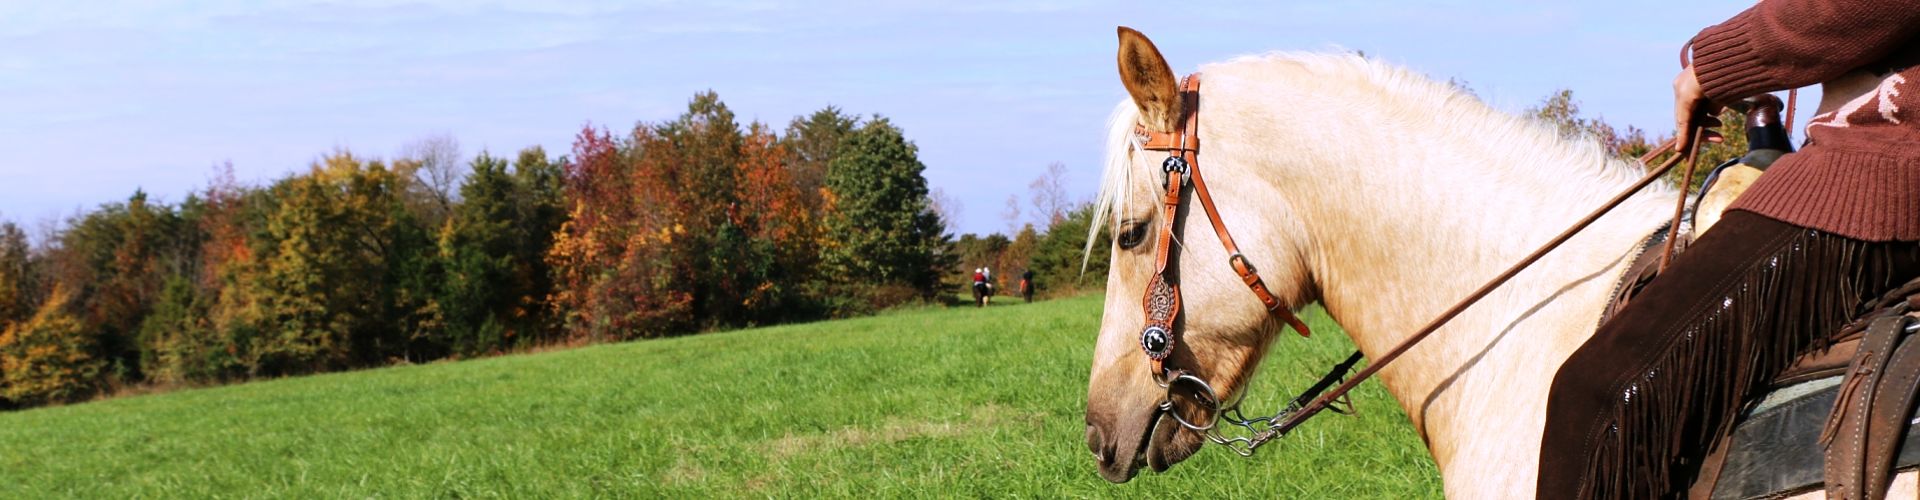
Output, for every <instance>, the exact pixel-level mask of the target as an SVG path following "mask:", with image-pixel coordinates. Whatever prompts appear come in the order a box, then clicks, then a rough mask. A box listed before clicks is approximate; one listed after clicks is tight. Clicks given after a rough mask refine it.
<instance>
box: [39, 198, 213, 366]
mask: <svg viewBox="0 0 1920 500" xmlns="http://www.w3.org/2000/svg"><path fill="white" fill-rule="evenodd" d="M183 226H184V224H182V222H181V220H180V218H179V217H178V214H177V213H176V212H175V211H174V210H173V209H172V208H171V207H167V206H165V205H161V204H157V203H152V202H150V201H149V200H148V197H147V194H146V193H145V192H143V191H136V192H134V194H133V196H131V197H129V198H128V199H127V201H126V202H125V203H109V204H106V205H102V206H101V207H100V208H98V209H96V210H94V211H92V212H89V213H86V214H84V215H81V216H77V217H75V218H73V219H70V220H69V221H68V223H67V226H66V227H65V228H63V229H62V230H61V231H60V232H59V233H57V236H56V237H55V241H54V244H53V245H52V246H51V248H50V250H49V260H50V264H49V265H50V266H51V273H52V276H51V279H52V280H53V281H54V282H55V283H56V286H64V287H65V290H66V291H67V292H68V293H70V294H71V296H70V297H68V298H67V299H68V300H70V304H71V307H72V309H71V311H69V312H71V313H72V314H74V315H75V316H77V317H78V318H79V319H80V321H81V325H82V326H81V328H80V329H79V330H78V331H79V332H81V334H83V335H87V336H88V337H90V340H89V341H87V342H86V345H88V346H90V348H93V349H98V351H97V352H95V353H93V355H94V357H95V358H97V359H98V360H99V361H100V362H102V363H105V366H106V368H107V370H108V373H109V374H110V375H111V376H112V377H113V378H115V379H116V380H115V381H116V383H126V382H136V381H138V380H140V379H142V378H144V375H142V374H141V370H140V357H141V354H140V342H139V336H140V333H139V331H140V325H141V322H142V321H144V320H145V317H146V315H147V314H148V312H149V311H151V309H152V307H153V303H154V302H155V301H156V299H158V298H159V294H160V291H161V286H162V285H163V284H164V283H165V281H166V276H167V275H168V274H169V273H172V272H177V271H178V269H179V268H180V267H181V266H184V265H185V262H186V261H189V260H191V259H192V257H191V256H190V255H189V254H190V253H191V251H192V250H193V249H194V248H195V247H194V245H193V244H192V241H191V236H190V233H189V232H187V231H184V230H183V229H184V228H183Z"/></svg>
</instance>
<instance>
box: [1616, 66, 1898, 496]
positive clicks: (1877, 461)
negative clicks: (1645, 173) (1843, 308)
mask: <svg viewBox="0 0 1920 500" xmlns="http://www.w3.org/2000/svg"><path fill="white" fill-rule="evenodd" d="M1774 105H1776V106H1777V103H1774ZM1762 116H1765V114H1764V113H1763V114H1762ZM1774 120H1775V121H1777V118H1775V119H1774ZM1763 125H1767V126H1771V125H1770V124H1763ZM1753 128H1754V127H1750V133H1749V138H1750V140H1752V139H1754V138H1755V135H1754V134H1753V133H1752V132H1751V129H1753ZM1776 135H1780V136H1782V137H1784V134H1778V133H1777V132H1776ZM1762 139H1763V140H1766V139H1764V137H1762ZM1773 142H1778V141H1773ZM1756 144H1757V143H1756ZM1780 149H1786V148H1784V147H1782V148H1780ZM1777 157H1778V154H1773V155H1770V156H1756V155H1755V154H1751V153H1750V154H1749V155H1748V157H1747V158H1743V159H1740V160H1732V161H1728V162H1727V163H1725V164H1722V165H1720V166H1718V167H1717V168H1715V169H1713V171H1712V172H1711V174H1709V176H1708V178H1707V181H1706V183H1705V186H1704V187H1703V188H1702V190H1701V191H1700V193H1699V195H1698V197H1696V198H1694V199H1693V200H1692V201H1693V203H1691V204H1690V206H1689V207H1687V213H1686V216H1685V217H1683V219H1682V224H1683V225H1682V229H1683V230H1682V231H1678V232H1677V233H1678V236H1677V241H1675V242H1674V252H1675V253H1678V252H1681V251H1683V250H1685V249H1686V247H1687V244H1688V243H1690V242H1691V241H1692V240H1693V238H1695V237H1697V236H1698V235H1700V234H1704V233H1706V232H1707V231H1708V230H1709V229H1710V228H1711V226H1712V225H1713V223H1715V222H1717V221H1718V219H1719V218H1720V215H1721V213H1722V212H1724V211H1725V209H1726V207H1727V206H1728V205H1730V204H1731V203H1732V201H1733V200H1734V199H1736V198H1737V197H1738V196H1739V195H1740V194H1741V193H1742V192H1745V191H1746V188H1747V187H1749V186H1751V185H1752V182H1753V180H1754V179H1756V178H1757V177H1759V176H1760V174H1761V173H1762V169H1764V168H1765V167H1766V166H1767V164H1770V163H1772V161H1771V160H1772V159H1773V158H1777ZM1749 164H1751V165H1749ZM1667 233H1668V231H1667V227H1666V226H1664V225H1663V226H1662V227H1660V228H1659V229H1657V230H1655V231H1654V232H1653V234H1652V235H1650V236H1648V237H1647V238H1646V239H1645V240H1643V241H1642V242H1641V244H1640V245H1639V246H1637V247H1635V249H1634V251H1633V254H1632V255H1631V256H1630V257H1629V259H1630V260H1629V262H1630V263H1629V265H1628V268H1627V271H1626V273H1625V274H1624V275H1623V277H1622V278H1621V280H1620V282H1619V283H1618V284H1617V285H1615V288H1614V293H1613V295H1612V301H1611V302H1610V303H1609V305H1608V307H1607V308H1606V309H1604V311H1603V313H1602V315H1601V320H1600V322H1601V323H1602V324H1604V323H1605V322H1606V321H1607V320H1609V319H1611V318H1612V317H1613V316H1614V315H1615V314H1616V313H1618V312H1619V311H1620V310H1621V309H1622V308H1624V307H1625V305H1626V304H1627V303H1628V302H1630V301H1631V300H1632V299H1633V298H1634V296H1635V295H1637V294H1638V293H1639V292H1640V291H1641V290H1642V289H1644V288H1645V287H1646V286H1647V284H1649V283H1651V282H1652V281H1653V279H1654V278H1655V277H1656V276H1657V275H1658V274H1659V271H1660V269H1659V260H1660V259H1659V252H1658V251H1654V249H1657V248H1659V247H1660V246H1661V245H1662V244H1664V243H1665V238H1666V235H1667ZM1862 309H1863V310H1866V311H1868V312H1867V313H1865V314H1862V315H1859V316H1858V317H1857V318H1858V319H1856V320H1854V321H1853V322H1852V323H1850V324H1849V325H1847V326H1846V327H1845V328H1842V329H1841V330H1840V331H1839V332H1838V333H1836V334H1835V336H1834V337H1832V342H1833V344H1832V345H1831V346H1830V347H1828V348H1826V349H1818V350H1816V351H1814V352H1809V353H1806V354H1803V355H1802V356H1801V357H1800V358H1799V359H1798V360H1796V362H1795V363H1794V365H1793V366H1792V367H1790V368H1788V369H1787V370H1786V371H1784V372H1782V373H1781V374H1780V375H1779V376H1777V377H1775V378H1774V380H1773V381H1772V382H1771V384H1770V387H1771V389H1769V390H1768V391H1767V393H1766V396H1765V397H1764V398H1759V399H1758V402H1756V403H1754V404H1752V405H1751V406H1750V407H1749V408H1747V409H1746V410H1745V411H1743V412H1742V415H1741V416H1740V417H1738V418H1736V419H1735V420H1734V422H1733V424H1732V425H1731V426H1730V429H1728V430H1726V431H1724V433H1723V434H1722V435H1721V437H1720V438H1719V440H1718V441H1717V442H1716V444H1715V445H1714V446H1713V449H1712V451H1710V453H1709V454H1708V455H1707V457H1706V459H1705V461H1704V462H1703V463H1702V464H1701V468H1700V475H1699V479H1698V480H1696V481H1695V482H1694V485H1693V488H1692V490H1691V491H1690V492H1689V497H1691V498H1697V499H1745V498H1778V497H1784V496H1788V495H1796V494H1801V493H1806V492H1811V491H1814V490H1816V489H1819V488H1821V485H1822V484H1824V485H1825V486H1824V488H1825V490H1826V494H1827V497H1828V498H1844V499H1868V500H1877V499H1880V498H1885V496H1886V494H1887V490H1888V487H1889V486H1890V484H1891V482H1892V480H1893V477H1894V476H1895V475H1896V473H1897V471H1902V470H1907V469H1912V468H1915V467H1916V466H1920V432H1916V431H1917V430H1920V429H1916V427H1915V423H1916V420H1920V419H1916V418H1915V403H1916V401H1917V400H1920V340H1915V337H1920V335H1917V333H1920V279H1915V280H1914V281H1911V282H1908V283H1906V284H1905V285H1902V286H1900V287H1897V288H1895V289H1894V290H1892V291H1890V292H1888V293H1886V294H1885V295H1884V296H1882V297H1881V298H1880V299H1878V300H1877V301H1874V302H1873V303H1870V304H1865V305H1863V308H1862Z"/></svg>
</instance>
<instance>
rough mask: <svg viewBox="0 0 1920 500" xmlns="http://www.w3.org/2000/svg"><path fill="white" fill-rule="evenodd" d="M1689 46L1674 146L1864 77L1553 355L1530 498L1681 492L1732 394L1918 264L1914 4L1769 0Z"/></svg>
mask: <svg viewBox="0 0 1920 500" xmlns="http://www.w3.org/2000/svg"><path fill="white" fill-rule="evenodd" d="M1689 45H1690V46H1691V49H1692V55H1691V61H1690V62H1688V63H1687V64H1686V65H1685V66H1684V67H1683V68H1682V69H1681V71H1680V74H1679V76H1678V77H1677V78H1675V79H1674V84H1673V87H1674V100H1675V116H1676V118H1677V120H1678V123H1677V125H1678V129H1677V130H1679V131H1680V132H1679V133H1680V135H1681V136H1682V139H1681V143H1680V144H1679V146H1681V150H1682V151H1685V150H1686V149H1685V148H1686V147H1688V144H1687V139H1686V137H1685V136H1686V133H1685V131H1687V130H1691V127H1694V126H1712V125H1715V124H1716V123H1715V121H1714V119H1713V118H1712V115H1713V114H1715V113H1716V112H1717V111H1718V110H1719V108H1720V105H1721V104H1725V103H1731V102H1735V101H1737V100H1739V99H1741V98H1745V97H1749V96H1753V95H1756V94H1760V93H1764V92H1772V91H1778V90H1785V89H1790V88H1796V87H1801V86H1805V85H1810V84H1814V83H1823V82H1824V83H1827V86H1826V90H1827V92H1828V93H1829V95H1838V94H1841V93H1844V91H1845V89H1843V88H1841V87H1842V86H1846V85H1863V86H1861V87H1855V88H1866V87H1871V89H1870V90H1867V91H1865V93H1864V94H1861V95H1860V97H1858V98H1855V99H1854V100H1853V101H1851V102H1849V103H1847V104H1845V105H1842V106H1839V107H1838V108H1837V110H1835V111H1833V112H1831V113H1825V114H1821V115H1819V116H1816V117H1814V119H1813V121H1812V123H1810V124H1808V126H1807V135H1808V141H1807V144H1806V145H1805V147H1804V148H1802V149H1801V150H1800V151H1799V152H1797V153H1792V154H1788V155H1786V156H1784V157H1781V158H1780V159H1779V161H1778V162H1777V163H1774V164H1773V166H1772V167H1771V168H1770V169H1768V171H1767V172H1768V173H1767V174H1766V175H1764V176H1761V177H1760V178H1759V180H1758V181H1756V182H1755V184H1754V185H1753V187H1752V189H1750V190H1749V191H1748V192H1747V193H1746V194H1744V195H1743V196H1742V197H1741V198H1739V200H1738V201H1736V202H1734V204H1733V206H1732V207H1730V208H1729V210H1728V211H1727V213H1726V215H1725V216H1724V218H1722V219H1721V220H1720V222H1719V224H1718V225H1716V226H1714V229H1713V230H1712V231H1711V232H1708V233H1706V234H1704V235H1702V236H1701V237H1700V239H1699V240H1698V241H1696V242H1694V243H1693V245H1692V246H1691V247H1690V249H1689V250H1688V251H1687V253H1685V254H1682V255H1680V256H1678V257H1676V258H1675V260H1674V261H1673V264H1672V267H1670V268H1669V269H1668V270H1667V271H1666V272H1665V275H1664V276H1661V277H1660V278H1659V279H1657V280H1655V281H1654V282H1653V283H1652V284H1649V285H1648V286H1647V288H1646V290H1645V291H1643V292H1642V294H1641V295H1640V296H1638V297H1637V298H1635V299H1634V300H1633V301H1632V302H1630V303H1629V305H1628V306H1627V307H1626V309H1624V310H1622V311H1621V312H1620V313H1619V314H1618V315H1617V316H1616V317H1614V319H1612V320H1611V321H1609V322H1608V323H1607V324H1605V325H1603V326H1602V327H1601V328H1600V330H1599V331H1598V332H1596V333H1595V334H1594V337H1593V339H1592V340H1589V341H1588V342H1587V343H1586V344H1585V345H1583V346H1581V347H1580V348H1579V350H1577V351H1575V352H1574V353H1573V355H1572V357H1570V358H1569V359H1568V360H1567V362H1566V364H1564V365H1562V366H1561V368H1560V372H1559V374H1558V375H1557V376H1555V377H1554V381H1553V390H1552V392H1551V395H1550V396H1549V398H1548V403H1547V421H1546V428H1545V434H1544V436H1543V439H1542V443H1541V453H1540V471H1539V472H1540V475H1539V490H1538V491H1537V495H1538V496H1539V497H1540V498H1585V497H1595V496H1607V497H1620V496H1625V497H1656V496H1658V497H1668V496H1674V495H1676V494H1679V493H1682V492H1683V489H1684V488H1685V487H1686V486H1685V485H1686V484H1688V483H1689V482H1690V481H1691V480H1692V479H1693V475H1695V474H1696V473H1697V472H1698V470H1697V469H1698V464H1699V459H1700V455H1699V454H1700V453H1703V451H1702V450H1704V449H1705V448H1706V447H1707V445H1708V444H1709V440H1711V439H1713V438H1714V437H1716V434H1717V433H1718V432H1719V431H1720V430H1722V429H1721V427H1722V426H1723V425H1725V424H1726V423H1727V422H1726V416H1727V415H1730V414H1731V413H1732V412H1733V411H1735V409H1736V407H1737V406H1738V405H1740V404H1741V402H1742V400H1741V397H1742V395H1743V394H1748V393H1750V391H1752V390H1754V389H1756V388H1757V387H1758V386H1759V385H1761V384H1764V383H1765V382H1766V381H1767V380H1768V379H1770V378H1772V377H1773V375H1774V374H1777V373H1778V372H1779V370H1781V369H1783V368H1785V365H1787V364H1788V363H1791V359H1792V357H1793V356H1794V355H1795V354H1797V353H1798V352H1800V351H1802V350H1803V349H1808V348H1813V347H1819V346H1821V345H1823V344H1821V342H1824V339H1823V337H1824V336H1825V335H1828V334H1830V333H1832V332H1833V331H1835V330H1836V329H1838V328H1839V327H1840V326H1841V325H1842V324H1843V323H1845V322H1846V321H1848V320H1849V319H1851V318H1850V316H1851V315H1852V314H1853V313H1854V312H1855V307H1856V306H1857V305H1858V304H1860V303H1861V302H1862V301H1863V300H1866V299H1869V298H1872V297H1874V296H1876V295H1877V294H1878V293H1879V292H1882V291H1884V290H1886V289H1887V288H1889V287H1891V286H1893V285H1897V284H1899V283H1903V282H1906V281H1908V280H1910V279H1912V278H1914V277H1915V276H1920V65H1915V63H1916V62H1920V0H1882V1H1869V0H1763V1H1761V2H1760V3H1759V4H1758V5H1755V6H1754V7H1752V8H1750V9H1748V10H1746V11H1744V12H1741V13H1740V14H1739V15H1736V16H1734V17H1733V18H1731V19H1728V20H1727V21H1726V22H1723V23H1721V24H1719V25H1716V26H1712V27H1708V28H1706V29H1705V30H1703V31H1701V32H1700V33H1699V34H1698V35H1696V36H1695V37H1694V38H1693V40H1692V41H1691V42H1689ZM1741 360H1750V362H1747V361H1741ZM1713 379H1720V380H1738V381H1739V382H1737V383H1738V384H1739V385H1737V386H1734V387H1732V388H1724V389H1723V388H1717V387H1713V386H1711V385H1709V384H1708V383H1706V382H1707V381H1709V380H1713Z"/></svg>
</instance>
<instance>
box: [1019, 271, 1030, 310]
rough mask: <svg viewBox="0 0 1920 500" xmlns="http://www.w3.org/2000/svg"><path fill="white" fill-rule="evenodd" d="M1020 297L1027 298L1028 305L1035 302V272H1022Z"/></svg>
mask: <svg viewBox="0 0 1920 500" xmlns="http://www.w3.org/2000/svg"><path fill="white" fill-rule="evenodd" d="M1020 295H1021V296H1023V297H1026V299H1027V302H1028V303H1032V302H1033V270H1032V269H1028V270H1025V271H1021V272H1020Z"/></svg>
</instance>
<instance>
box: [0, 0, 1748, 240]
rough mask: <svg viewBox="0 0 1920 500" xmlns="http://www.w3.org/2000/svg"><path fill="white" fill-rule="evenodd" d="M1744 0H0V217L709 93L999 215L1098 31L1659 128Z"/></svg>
mask: <svg viewBox="0 0 1920 500" xmlns="http://www.w3.org/2000/svg"><path fill="white" fill-rule="evenodd" d="M1750 4H1751V2H1744V1H1712V2H1678V3H1675V2H1653V1H1607V2H1587V3H1571V2H1558V1H1544V2H1518V1H1504V0H1503V1H1459V2H1445V1H1423V2H1388V1H1355V2H1276V3H1271V4H1265V5H1257V6H1243V5H1235V4H1229V3H1225V2H1154V3H1141V2H1122V3H1094V2H1078V1H1048V0H1037V1H1024V2H1023V1H1005V2H1003V1H992V0H983V1H958V2H956V1H944V2H887V3H875V4H865V3H856V2H840V1H821V2H807V3H792V2H672V1H667V2H644V1H643V2H602V1H591V0H549V1H540V2H505V1H488V0H445V1H442V0H428V1H365V0H341V1H327V2H310V1H283V2H275V1H228V0H212V1H199V2H119V1H106V2H24V1H18V2H16V1H11V0H8V1H5V2H4V3H0V47H6V49H5V50H0V218H5V219H10V220H14V221H16V222H22V223H27V224H38V223H40V222H42V221H47V220H52V219H55V218H57V217H64V216H67V215H71V214H73V213H75V212H76V211H77V210H81V209H90V208H92V207H94V206H97V205H99V204H101V203H105V202H110V201H115V200H124V199H125V198H126V197H127V196H128V195H129V194H131V193H132V192H133V191H134V190H135V189H137V188H142V189H145V190H147V192H149V193H152V194H153V195H155V196H157V197H159V198H160V199H162V200H166V201H170V202H171V201H179V200H180V199H182V198H184V197H185V195H186V193H188V192H189V191H191V190H193V189H196V188H198V187H199V186H204V185H205V184H206V183H207V181H208V179H209V178H210V177H211V176H212V175H213V172H214V168H213V167H214V165H216V164H220V163H224V162H228V161H231V162H232V164H233V166H234V171H235V173H236V174H237V177H238V178H239V179H240V180H242V181H244V182H254V183H259V182H265V181H268V180H271V179H274V178H278V177H280V176H282V175H284V174H285V173H287V172H291V171H296V170H302V169H304V168H305V167H306V165H308V164H309V163H310V162H311V161H312V160H313V159H314V158H316V157H317V156H318V155H320V154H322V153H325V152H328V151H332V150H335V149H337V148H347V149H350V150H353V151H355V152H356V153H361V154H368V155H374V156H392V155H393V154H395V153H396V152H398V151H399V150H400V148H401V147H402V145H404V144H406V143H408V142H411V141H415V140H418V139H420V138H422V137H425V136H428V135H432V134H448V135H451V136H453V137H454V138H456V139H458V140H459V141H460V143H461V145H462V147H463V150H464V152H465V153H466V154H468V155H472V154H473V153H476V152H479V151H480V150H483V149H484V150H488V151H491V152H494V153H497V154H510V153H512V152H514V151H517V150H519V149H520V148H522V147H526V146H530V145H541V146H545V147H546V148H547V150H548V151H549V152H553V153H564V152H566V151H568V150H569V149H570V147H571V143H572V138H573V135H574V134H575V133H576V132H578V131H579V129H580V127H581V126H582V125H584V124H587V123H593V124H596V125H604V126H607V127H610V128H612V129H614V130H626V129H628V128H630V127H632V126H633V125H634V124H635V123H636V122H640V121H649V122H651V121H660V120H665V119H670V118H672V117H674V116H676V115H678V114H679V113H680V112H681V111H682V110H684V109H685V106H686V102H687V100H688V98H689V97H691V96H692V95H693V94H694V93H695V92H698V91H702V90H707V89H712V90H714V91H717V92H718V93H719V94H720V97H721V98H722V99H723V100H725V101H726V102H727V104H728V105H729V106H730V107H732V108H733V109H734V111H735V113H737V114H738V115H740V117H741V118H742V121H743V122H744V121H750V120H756V119H757V120H760V121H765V122H769V123H773V124H775V125H776V126H777V127H781V128H783V127H784V125H785V123H786V122H787V121H788V120H789V119H791V118H792V117H794V116H796V115H800V114H803V113H807V112H810V111H812V110H816V109H819V108H821V107H823V106H826V105H828V104H832V105H835V106H839V107H841V108H842V109H845V110H847V111H849V112H853V113H860V114H869V113H880V114H883V115H885V116H888V117H889V118H891V119H893V120H894V121H895V123H897V124H899V125H901V126H902V127H904V128H905V129H906V131H907V134H908V137H909V138H911V139H912V140H914V141H915V142H916V143H917V144H918V145H919V147H920V153H921V160H922V161H923V162H925V163H926V164H927V167H928V168H927V177H928V180H929V181H930V183H931V184H932V185H933V186H934V187H937V188H940V189H942V190H944V191H945V192H946V193H947V194H948V195H950V196H951V197H952V198H954V199H957V200H959V201H960V202H961V204H962V205H963V210H962V211H961V212H960V217H959V220H958V222H959V225H958V229H959V230H961V231H963V232H986V231H995V230H1004V228H1006V227H1007V223H1006V221H1005V220H1003V219H1002V217H1001V213H1002V211H1003V210H1004V209H1005V203H1006V198H1007V196H1008V195H1014V194H1017V195H1020V196H1021V197H1022V199H1024V198H1025V195H1026V190H1027V183H1028V182H1029V181H1030V180H1032V179H1033V178H1034V176H1036V175H1037V174H1038V173H1039V172H1041V171H1042V170H1043V169H1044V167H1045V166H1046V165H1047V164H1048V163H1050V162H1054V161H1060V162H1064V163H1065V164H1066V165H1067V166H1068V168H1069V172H1070V177H1069V186H1070V187H1071V189H1072V193H1071V194H1072V195H1073V196H1075V197H1088V196H1090V195H1091V193H1092V191H1093V190H1094V185H1095V183H1096V182H1097V176H1098V172H1097V163H1098V161H1099V159H1100V155H1101V151H1100V148H1101V144H1100V142H1101V130H1100V128H1101V126H1102V123H1103V122H1104V120H1105V119H1106V115H1107V113H1108V112H1109V111H1110V110H1111V109H1112V106H1113V104H1114V103H1115V102H1117V101H1118V100H1119V99H1121V98H1122V97H1123V96H1124V95H1123V93H1124V91H1123V90H1122V89H1121V87H1120V84H1119V82H1118V80H1117V77H1116V76H1115V70H1114V63H1113V57H1114V56H1113V53H1114V45H1115V42H1114V40H1115V38H1114V26H1116V25H1129V26H1133V27H1135V28H1138V29H1140V30H1142V31H1143V32H1145V33H1147V34H1148V36H1150V37H1152V38H1153V39H1154V41H1155V42H1156V43H1157V44H1158V45H1159V46H1160V48H1161V50H1162V51H1163V52H1164V53H1165V54H1166V55H1167V57H1168V58H1169V60H1170V61H1172V62H1173V65H1174V69H1175V71H1177V72H1186V71H1190V70H1192V69H1193V68H1194V67H1196V66H1198V65H1199V64H1200V63H1203V62H1207V61H1215V60H1221V59H1225V58H1229V57H1232V56H1235V55H1241V54H1249V53H1258V52H1265V51H1270V50H1337V49H1340V48H1346V49H1358V50H1364V51H1366V52H1367V53H1368V54H1369V55H1372V56H1375V57H1378V58H1381V59H1385V60H1389V61H1393V62H1397V63H1400V64H1403V65H1406V66H1409V67H1412V68H1414V69H1416V70H1419V71H1422V72H1425V73H1427V74H1429V75H1432V76H1434V77H1435V78H1438V79H1442V80H1444V79H1447V78H1457V79H1459V80H1463V81H1465V82H1467V83H1468V84H1469V85H1470V86H1472V87H1473V88H1474V89H1475V91H1476V92H1477V93H1478V94H1479V95H1480V96H1481V97H1482V98H1484V99H1486V100H1488V101H1489V102H1491V103H1493V104H1494V105H1495V106H1498V107H1500V108H1502V109H1507V110H1511V111H1518V110H1521V109H1523V108H1525V107H1527V106H1529V105H1531V104H1534V103H1536V102H1538V101H1539V100H1540V99H1541V98H1542V97H1544V96H1546V95H1547V94H1548V93H1549V92H1551V91H1553V90H1554V89H1558V88H1569V89H1573V90H1574V92H1575V97H1576V98H1577V99H1579V100H1580V101H1581V102H1582V104H1583V108H1584V110H1585V112H1586V114H1588V115H1589V116H1594V115H1598V116H1604V117H1605V118H1606V119H1607V120H1608V121H1609V122H1612V123H1614V124H1616V125H1626V124H1632V125H1637V126H1640V127H1641V128H1646V129H1650V130H1660V131H1664V130H1667V129H1669V128H1671V122H1670V119H1671V118H1670V117H1671V111H1670V106H1671V105H1670V96H1671V90H1670V83H1671V81H1672V78H1673V74H1674V73H1675V71H1676V70H1677V62H1676V61H1677V51H1678V48H1679V46H1680V44H1681V43H1682V42H1684V41H1685V40H1686V39H1687V38H1689V37H1691V36H1692V35H1693V34H1694V33H1695V32H1697V31H1698V30H1699V29H1700V28H1701V27H1704V26H1707V25H1709V24H1713V23H1716V22H1719V21H1720V20H1722V19H1724V18H1726V17H1728V16H1731V15H1732V14H1734V13H1735V12H1737V11H1739V10H1740V9H1742V8H1744V7H1745V6H1746V5H1750Z"/></svg>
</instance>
